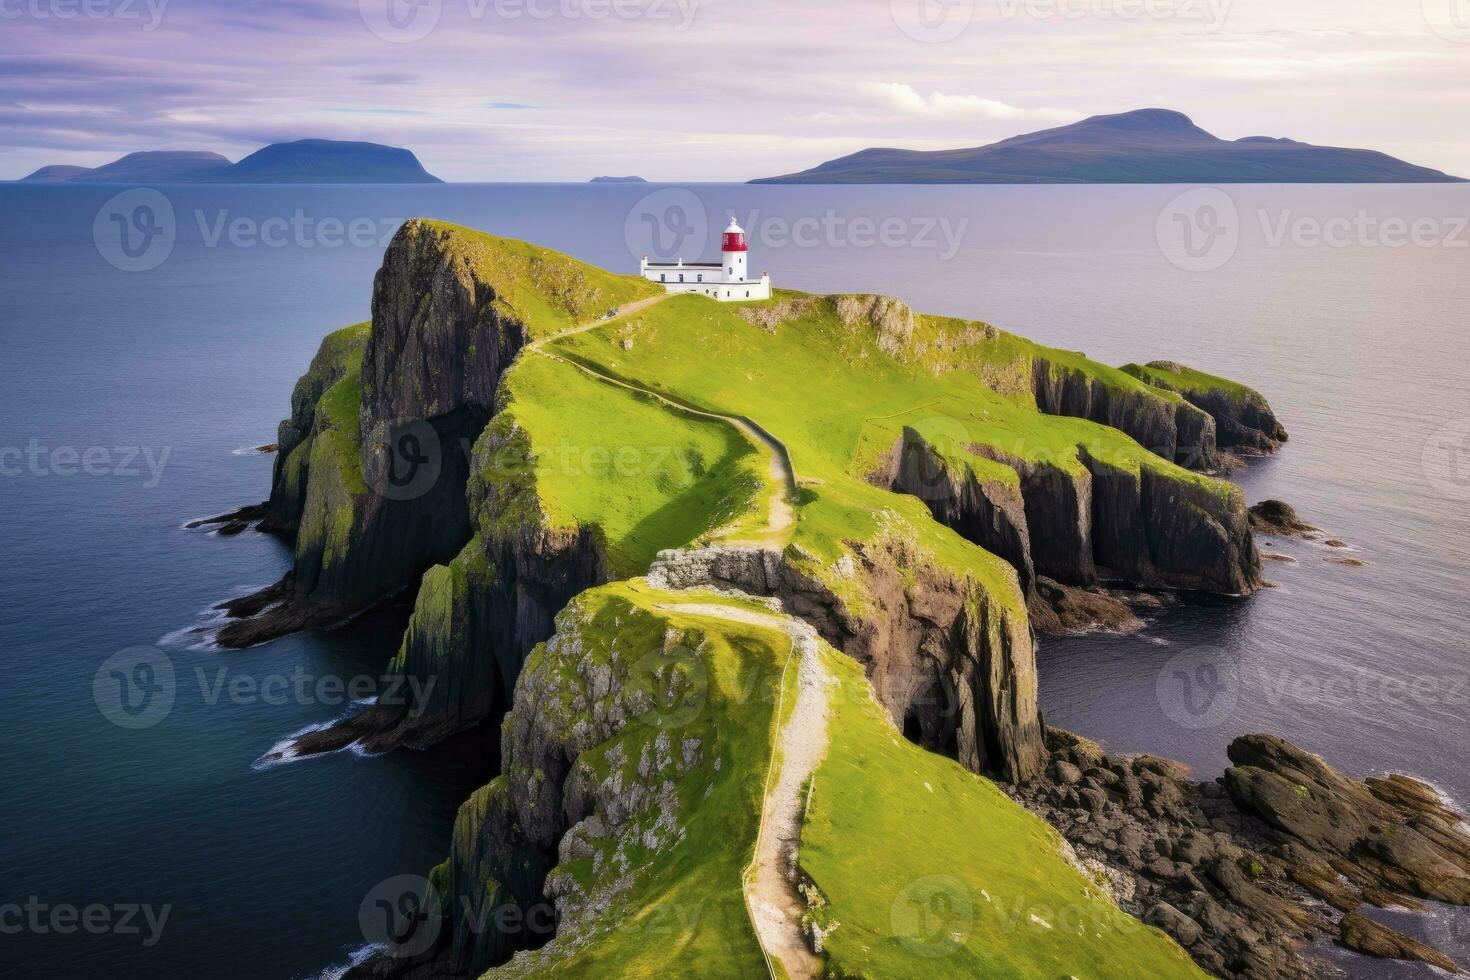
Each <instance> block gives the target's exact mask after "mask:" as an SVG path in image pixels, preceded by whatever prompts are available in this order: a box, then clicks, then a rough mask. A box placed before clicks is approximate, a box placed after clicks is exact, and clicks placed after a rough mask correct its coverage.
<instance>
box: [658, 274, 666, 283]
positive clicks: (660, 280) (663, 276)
mask: <svg viewBox="0 0 1470 980" xmlns="http://www.w3.org/2000/svg"><path fill="white" fill-rule="evenodd" d="M658 281H659V282H668V281H669V277H668V275H667V274H666V273H663V272H660V273H659V274H658Z"/></svg>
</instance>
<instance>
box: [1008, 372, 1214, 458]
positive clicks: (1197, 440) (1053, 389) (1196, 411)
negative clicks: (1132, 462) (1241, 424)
mask: <svg viewBox="0 0 1470 980" xmlns="http://www.w3.org/2000/svg"><path fill="white" fill-rule="evenodd" d="M1031 390H1032V393H1033V394H1034V395H1035V398H1036V407H1037V408H1038V409H1040V410H1041V411H1043V412H1045V413H1047V414H1048V415H1069V416H1072V417H1073V418H1079V419H1090V420H1092V421H1093V422H1097V423H1099V424H1101V425H1106V426H1111V427H1112V428H1114V429H1118V430H1120V431H1122V432H1126V433H1127V434H1128V435H1130V436H1132V437H1133V439H1134V441H1136V442H1137V443H1138V444H1139V445H1141V446H1143V447H1144V448H1145V449H1148V450H1149V451H1150V452H1153V453H1154V454H1155V455H1158V456H1162V457H1164V458H1165V459H1167V460H1170V461H1171V462H1175V463H1178V464H1179V465H1180V466H1183V467H1186V468H1187V469H1193V470H1203V471H1205V472H1215V471H1217V470H1219V469H1221V468H1223V466H1224V460H1223V459H1222V458H1221V456H1220V454H1219V449H1218V446H1217V445H1216V436H1215V423H1214V420H1213V419H1212V418H1211V417H1210V416H1209V414H1208V413H1206V412H1205V411H1203V410H1202V409H1200V408H1197V407H1195V406H1194V405H1192V404H1190V403H1189V402H1188V401H1186V400H1184V399H1182V398H1172V399H1171V398H1167V397H1163V396H1160V395H1158V394H1156V393H1154V392H1152V391H1150V390H1149V388H1148V387H1147V386H1146V385H1134V384H1133V383H1132V382H1130V381H1128V379H1127V378H1122V379H1121V380H1119V381H1108V380H1105V379H1104V378H1102V377H1099V376H1098V375H1097V374H1096V373H1094V372H1092V371H1085V370H1083V369H1081V368H1079V367H1075V366H1073V365H1070V364H1066V363H1063V362H1061V361H1058V360H1055V359H1051V358H1048V357H1046V356H1044V355H1038V356H1037V357H1036V358H1035V359H1034V360H1033V362H1032V377H1031Z"/></svg>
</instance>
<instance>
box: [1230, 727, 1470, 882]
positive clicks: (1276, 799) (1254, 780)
mask: <svg viewBox="0 0 1470 980" xmlns="http://www.w3.org/2000/svg"><path fill="white" fill-rule="evenodd" d="M1228 752H1229V756H1230V760H1231V761H1232V762H1234V763H1235V766H1234V767H1233V768H1231V769H1229V770H1227V771H1226V773H1225V786H1226V789H1227V790H1228V791H1229V793H1230V796H1231V798H1232V799H1233V800H1234V801H1235V803H1236V805H1237V806H1238V807H1239V808H1240V809H1241V810H1242V811H1244V812H1246V813H1250V814H1253V815H1256V816H1259V817H1260V818H1261V819H1263V820H1264V821H1265V822H1266V823H1268V824H1270V825H1271V826H1272V827H1273V828H1275V829H1276V830H1278V831H1280V832H1281V833H1282V834H1285V835H1286V836H1287V837H1288V838H1291V839H1294V840H1296V841H1299V842H1300V843H1302V844H1303V845H1305V846H1306V847H1307V848H1309V849H1310V850H1312V851H1315V852H1318V853H1319V854H1321V855H1323V856H1325V857H1326V858H1328V859H1329V860H1335V861H1340V862H1346V863H1347V864H1350V865H1352V866H1353V867H1354V868H1355V869H1356V870H1357V871H1358V872H1359V877H1360V883H1366V884H1371V885H1374V886H1377V887H1378V888H1380V889H1381V890H1383V891H1384V892H1387V893H1402V894H1407V895H1410V896H1413V897H1416V898H1425V899H1432V900H1435V901H1441V902H1448V903H1451V904H1455V905H1470V834H1466V833H1465V832H1464V830H1463V828H1462V827H1461V826H1460V824H1459V820H1458V819H1451V818H1452V817H1457V816H1458V815H1455V814H1453V813H1452V812H1451V811H1449V810H1448V808H1447V807H1445V806H1444V805H1443V804H1442V803H1440V802H1439V801H1438V800H1437V799H1436V800H1433V801H1432V802H1431V801H1430V793H1431V791H1429V790H1428V788H1427V787H1423V786H1422V784H1415V782H1414V781H1412V780H1409V779H1408V777H1404V776H1399V777H1396V778H1395V779H1393V780H1390V781H1383V780H1380V781H1378V782H1377V784H1376V785H1378V786H1379V787H1380V792H1381V793H1382V794H1383V795H1384V796H1387V797H1388V798H1389V800H1392V801H1393V802H1387V801H1385V800H1384V799H1382V798H1380V796H1378V795H1375V794H1374V792H1373V790H1372V789H1371V788H1370V787H1369V786H1368V785H1366V784H1364V783H1360V782H1358V781H1356V780H1353V779H1349V778H1348V777H1346V776H1344V775H1342V774H1341V773H1340V772H1338V771H1337V770H1336V769H1334V768H1332V767H1331V766H1329V765H1328V764H1327V763H1325V762H1323V761H1322V760H1321V759H1320V758H1318V757H1317V756H1315V755H1312V754H1311V753H1308V752H1305V751H1303V750H1302V749H1300V748H1298V747H1296V746H1295V745H1292V744H1291V743H1290V742H1287V741H1286V740H1285V739H1282V738H1278V737H1276V736H1272V735H1246V736H1242V737H1240V738H1237V739H1236V740H1235V741H1234V742H1232V743H1231V744H1230V748H1229V750H1228Z"/></svg>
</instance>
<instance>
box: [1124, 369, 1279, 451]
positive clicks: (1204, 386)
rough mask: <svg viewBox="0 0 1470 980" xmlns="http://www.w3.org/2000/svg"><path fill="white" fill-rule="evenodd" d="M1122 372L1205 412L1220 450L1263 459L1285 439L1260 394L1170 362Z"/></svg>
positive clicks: (1273, 414) (1274, 416)
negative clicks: (1209, 419)
mask: <svg viewBox="0 0 1470 980" xmlns="http://www.w3.org/2000/svg"><path fill="white" fill-rule="evenodd" d="M1122 370H1123V372H1124V373H1126V374H1129V375H1132V376H1133V377H1135V378H1138V379H1139V380H1140V381H1143V382H1144V383H1145V384H1149V385H1152V386H1154V387H1155V388H1159V389H1162V390H1164V391H1171V392H1174V393H1175V394H1177V395H1179V396H1181V397H1182V398H1184V399H1185V400H1186V401H1187V402H1189V403H1190V404H1191V405H1194V406H1195V407H1197V408H1199V409H1200V410H1201V411H1203V412H1205V413H1207V414H1208V415H1209V416H1210V418H1211V419H1213V420H1214V423H1215V433H1216V438H1217V441H1218V442H1219V445H1220V448H1221V449H1225V450H1228V451H1229V452H1231V453H1234V454H1236V455H1240V456H1264V455H1266V454H1268V453H1272V452H1275V451H1276V449H1277V448H1278V447H1279V446H1280V445H1281V443H1283V442H1285V441H1286V439H1287V435H1286V427H1285V426H1283V425H1282V424H1281V423H1280V422H1279V421H1278V420H1277V418H1276V415H1275V413H1274V412H1272V411H1271V406H1270V404H1269V403H1268V402H1267V401H1266V399H1265V397H1264V396H1262V395H1261V393H1260V392H1258V391H1256V390H1254V389H1252V388H1247V387H1245V386H1244V385H1240V384H1236V383H1234V382H1231V381H1226V380H1225V379H1224V378H1216V377H1213V376H1211V375H1207V374H1203V373H1201V372H1198V371H1193V370H1191V369H1189V368H1186V367H1184V366H1182V365H1180V364H1176V363H1175V362H1173V361H1150V362H1149V363H1148V364H1144V365H1138V364H1128V365H1125V366H1124V367H1123V368H1122Z"/></svg>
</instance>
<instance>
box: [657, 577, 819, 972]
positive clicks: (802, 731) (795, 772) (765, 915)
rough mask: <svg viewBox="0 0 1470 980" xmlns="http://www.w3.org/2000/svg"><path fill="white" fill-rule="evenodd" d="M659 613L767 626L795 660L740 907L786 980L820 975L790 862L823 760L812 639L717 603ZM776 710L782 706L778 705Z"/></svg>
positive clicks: (799, 629)
mask: <svg viewBox="0 0 1470 980" xmlns="http://www.w3.org/2000/svg"><path fill="white" fill-rule="evenodd" d="M660 608H662V609H667V610H669V611H670V612H679V613H684V614H686V615H696V616H708V617H711V618H715V619H726V620H731V621H734V622H740V623H748V624H750V625H753V626H766V627H771V628H775V629H779V630H781V631H783V632H784V633H786V635H787V636H788V637H790V638H791V657H792V658H795V660H796V665H795V668H796V671H797V685H796V704H795V705H794V706H793V707H792V709H791V714H790V716H789V717H788V718H787V719H786V723H785V724H784V725H782V726H781V731H780V733H779V734H778V735H777V746H778V747H779V749H780V753H781V758H780V766H781V768H780V773H779V775H777V777H776V781H775V785H771V783H770V781H769V778H768V779H767V784H766V786H767V789H766V797H765V802H764V804H763V805H762V807H761V826H760V833H759V835H758V837H757V839H756V848H755V857H754V859H753V861H752V862H751V868H752V870H753V871H754V874H753V875H750V876H748V877H747V878H746V881H745V901H746V905H747V906H748V908H749V909H750V919H751V923H752V924H753V925H754V926H755V930H756V934H757V936H758V937H759V938H760V942H761V946H762V947H763V948H764V949H765V951H766V953H767V954H768V955H770V956H772V957H774V958H775V959H776V960H778V961H779V962H780V964H781V967H782V968H783V969H784V970H785V972H786V975H787V976H788V977H791V978H792V980H801V978H806V977H816V976H818V975H820V973H821V971H822V961H821V959H820V958H819V957H818V956H817V955H816V954H814V953H813V952H812V951H811V948H810V946H808V945H807V941H806V937H805V935H804V934H803V933H802V930H801V916H802V913H803V912H804V911H806V907H807V906H806V900H805V898H803V897H802V894H801V892H800V891H799V890H798V889H797V887H796V886H797V876H796V861H797V854H798V851H799V849H800V847H801V825H802V821H803V819H804V817H805V810H806V793H805V787H806V783H807V780H808V779H810V778H812V776H813V775H814V774H815V773H816V771H817V766H818V765H819V764H820V763H821V761H822V758H823V757H824V756H825V755H826V754H827V740H828V734H827V727H828V702H827V687H828V685H829V684H830V683H831V679H830V677H829V676H828V674H827V671H826V669H825V668H824V667H823V666H822V654H821V646H820V641H819V640H818V638H817V632H816V630H814V629H812V627H811V626H809V625H807V624H806V623H804V622H802V621H800V620H797V619H793V618H791V617H789V616H777V615H768V614H765V613H759V612H755V611H754V610H750V609H742V608H740V607H738V606H727V605H723V604H721V603H669V604H667V605H662V606H660ZM789 665H790V662H789V661H788V666H789ZM783 676H784V674H783ZM780 704H781V705H783V706H784V702H781V703H780Z"/></svg>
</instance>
